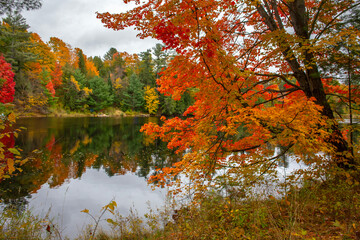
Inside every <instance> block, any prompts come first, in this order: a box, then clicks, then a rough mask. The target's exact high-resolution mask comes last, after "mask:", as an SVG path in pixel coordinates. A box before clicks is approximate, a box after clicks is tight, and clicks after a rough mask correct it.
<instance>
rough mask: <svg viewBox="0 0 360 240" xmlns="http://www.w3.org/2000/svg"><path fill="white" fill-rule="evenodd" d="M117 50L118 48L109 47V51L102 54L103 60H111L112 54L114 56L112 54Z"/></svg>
mask: <svg viewBox="0 0 360 240" xmlns="http://www.w3.org/2000/svg"><path fill="white" fill-rule="evenodd" d="M117 52H118V50H116V48H113V47H112V48H110V49H109V51H107V52H106V53H105V55H104V61H106V60H110V61H111V60H113V56H114V54H115V53H117Z"/></svg>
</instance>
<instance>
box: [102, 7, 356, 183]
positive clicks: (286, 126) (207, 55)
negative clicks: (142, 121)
mask: <svg viewBox="0 0 360 240" xmlns="http://www.w3.org/2000/svg"><path fill="white" fill-rule="evenodd" d="M126 2H135V3H137V4H138V6H137V7H135V8H134V9H132V10H129V11H128V12H125V13H119V14H110V13H102V14H98V18H100V19H101V20H102V22H103V23H104V25H105V26H107V27H109V28H112V29H115V30H121V29H124V28H126V27H136V28H137V29H139V30H140V31H141V32H140V33H139V37H141V38H145V37H153V38H156V39H158V40H161V41H162V42H163V43H164V44H165V45H166V47H167V48H168V49H170V48H172V49H175V50H176V52H177V54H178V55H177V56H175V57H174V59H173V60H172V61H171V63H170V64H169V66H168V68H167V69H166V70H164V71H163V75H162V76H161V78H160V79H159V80H158V83H159V85H160V88H159V90H160V92H162V93H166V94H171V95H172V97H173V99H175V100H179V99H180V98H181V94H182V93H184V92H185V91H186V90H188V89H190V88H193V89H196V92H195V98H196V102H195V103H194V104H193V106H191V107H189V108H188V109H187V111H186V112H185V113H184V115H187V116H189V117H188V118H186V119H180V118H172V119H169V120H166V121H165V123H164V124H163V125H162V126H161V127H159V126H156V125H154V124H148V125H146V126H145V128H144V129H145V131H146V132H147V133H148V134H151V135H154V136H158V137H161V138H162V139H163V140H165V141H168V142H169V144H168V146H169V147H172V148H177V149H178V151H183V150H186V149H191V150H192V151H191V152H190V153H187V154H186V155H185V156H184V157H183V161H181V162H179V163H177V164H176V165H175V166H174V168H173V169H163V175H165V176H169V175H174V174H177V173H179V172H181V171H183V172H185V173H187V174H188V175H189V176H190V177H191V179H194V180H195V182H197V183H198V186H201V185H202V184H203V183H204V182H210V181H204V179H208V180H210V179H211V178H212V176H215V175H213V174H214V173H215V172H217V173H218V170H220V169H224V170H226V176H227V177H228V178H229V177H233V176H235V178H237V180H238V181H241V180H240V179H241V177H240V176H244V175H246V174H247V173H248V172H250V170H253V171H254V172H257V173H258V176H261V172H263V171H266V170H269V169H272V168H273V167H274V166H277V159H279V157H280V156H283V155H284V154H286V153H287V152H289V151H291V152H292V153H293V154H294V155H295V156H299V159H302V160H303V161H305V162H306V163H318V166H322V168H324V165H326V166H328V165H331V163H332V162H335V163H336V165H337V166H339V167H341V168H342V169H355V166H354V165H356V164H357V163H356V161H355V158H354V156H352V154H351V152H350V151H349V146H348V143H347V142H346V141H345V139H344V137H343V135H342V133H341V131H340V129H339V126H338V123H337V121H336V119H335V116H334V111H333V109H332V108H331V106H330V104H329V102H328V99H327V94H326V91H325V88H326V86H325V84H324V81H323V80H324V79H323V77H324V75H323V73H322V72H321V70H320V69H319V63H320V61H323V60H324V59H326V58H327V56H326V55H323V54H322V53H323V52H324V49H326V48H327V47H328V46H329V44H331V43H333V42H336V41H337V36H338V34H339V32H337V31H334V30H335V27H336V25H337V23H339V22H340V21H342V18H341V17H340V16H342V15H344V14H346V13H347V12H348V11H349V10H350V9H352V8H354V7H356V6H357V5H359V3H357V2H356V1H353V0H340V1H320V0H319V1H318V0H315V1H310V0H285V1H277V0H263V1H246V0H225V1H216V0H207V1H192V0H189V1H175V0H170V1H156V0H149V1H147V2H146V3H143V4H140V3H139V2H138V1H126ZM353 31H357V30H356V29H353ZM357 35H358V36H359V34H357ZM190 114H191V115H190ZM279 145H280V146H282V148H281V149H282V150H281V151H277V149H278V148H276V147H277V146H279ZM270 146H272V147H270ZM318 152H326V153H327V154H330V155H331V156H332V158H331V159H332V161H327V160H326V159H322V160H320V157H319V156H318V155H317V153H318ZM305 155H306V156H307V157H306V158H305V157H304V156H305ZM160 175H161V174H160ZM160 175H159V176H160ZM216 178H217V179H219V176H218V175H217V177H216Z"/></svg>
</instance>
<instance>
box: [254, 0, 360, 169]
mask: <svg viewBox="0 0 360 240" xmlns="http://www.w3.org/2000/svg"><path fill="white" fill-rule="evenodd" d="M265 1H266V0H265ZM288 8H289V12H290V20H291V23H292V25H293V29H294V31H295V34H296V35H297V36H298V37H299V38H300V39H303V40H304V41H303V42H304V43H305V42H306V41H307V40H308V39H309V35H310V34H309V32H308V18H307V15H306V14H307V13H306V8H305V1H304V0H293V1H289V2H288ZM265 9H266V8H265V7H264V6H263V5H260V4H259V5H258V6H257V11H258V13H259V14H260V16H261V17H262V18H263V22H264V23H265V24H266V25H267V27H268V29H269V30H270V31H271V32H274V31H277V30H283V29H282V25H283V23H281V22H279V21H281V20H280V19H276V18H275V17H274V15H273V14H272V13H271V12H267V11H266V10H265ZM277 21H278V23H277ZM280 39H281V38H280ZM282 39H283V40H280V41H279V42H278V43H277V44H278V47H281V48H283V49H284V50H283V52H282V53H283V56H284V58H285V60H286V62H287V63H288V65H289V66H290V68H291V70H292V72H293V76H294V77H295V78H296V80H297V81H298V83H299V85H300V87H301V88H302V89H303V91H304V93H305V94H306V96H307V97H309V98H311V97H313V98H315V99H316V104H318V105H319V106H321V107H323V109H322V112H321V113H322V115H323V116H324V117H326V118H327V119H329V120H332V121H333V123H332V124H331V127H330V129H328V131H329V132H331V137H330V138H329V139H328V141H329V143H330V144H331V145H332V146H333V147H334V151H335V159H334V160H335V161H336V164H337V165H338V166H339V167H341V168H344V169H350V168H353V166H354V165H355V159H354V157H353V156H352V155H351V151H350V148H349V146H348V143H347V142H346V141H345V139H344V137H343V136H342V134H341V131H340V129H339V125H338V123H337V122H336V120H335V118H334V113H333V110H332V109H331V107H330V104H329V102H328V101H327V99H326V94H325V90H324V86H323V83H322V81H321V77H320V72H319V70H318V66H317V64H316V59H315V57H314V54H313V53H312V52H310V51H309V50H304V52H303V57H302V59H303V62H302V65H304V66H306V67H307V70H306V71H304V70H302V69H303V68H302V67H301V66H302V65H301V63H300V61H299V60H298V59H297V57H296V56H295V54H294V52H293V51H292V49H291V47H290V44H289V43H288V42H287V40H286V39H284V38H282ZM299 45H300V47H302V46H303V43H301V42H300V43H299Z"/></svg>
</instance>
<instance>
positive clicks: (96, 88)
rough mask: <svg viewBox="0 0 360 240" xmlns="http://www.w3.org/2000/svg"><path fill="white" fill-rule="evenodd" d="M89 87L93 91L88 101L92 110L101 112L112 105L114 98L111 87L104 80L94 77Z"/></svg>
mask: <svg viewBox="0 0 360 240" xmlns="http://www.w3.org/2000/svg"><path fill="white" fill-rule="evenodd" d="M89 87H90V89H91V90H92V92H91V93H90V95H89V97H88V100H87V104H88V105H89V108H90V109H93V110H94V111H100V110H102V109H104V108H107V107H109V106H111V105H112V103H113V101H114V97H113V95H112V94H111V88H110V85H109V84H108V83H107V82H105V81H104V79H102V78H100V77H97V76H96V77H93V78H92V79H90V80H89Z"/></svg>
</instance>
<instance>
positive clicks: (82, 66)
mask: <svg viewBox="0 0 360 240" xmlns="http://www.w3.org/2000/svg"><path fill="white" fill-rule="evenodd" d="M77 56H78V65H79V69H80V71H81V72H82V74H84V75H85V76H86V74H87V71H86V66H85V57H84V54H83V51H82V50H81V49H78V51H77Z"/></svg>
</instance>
